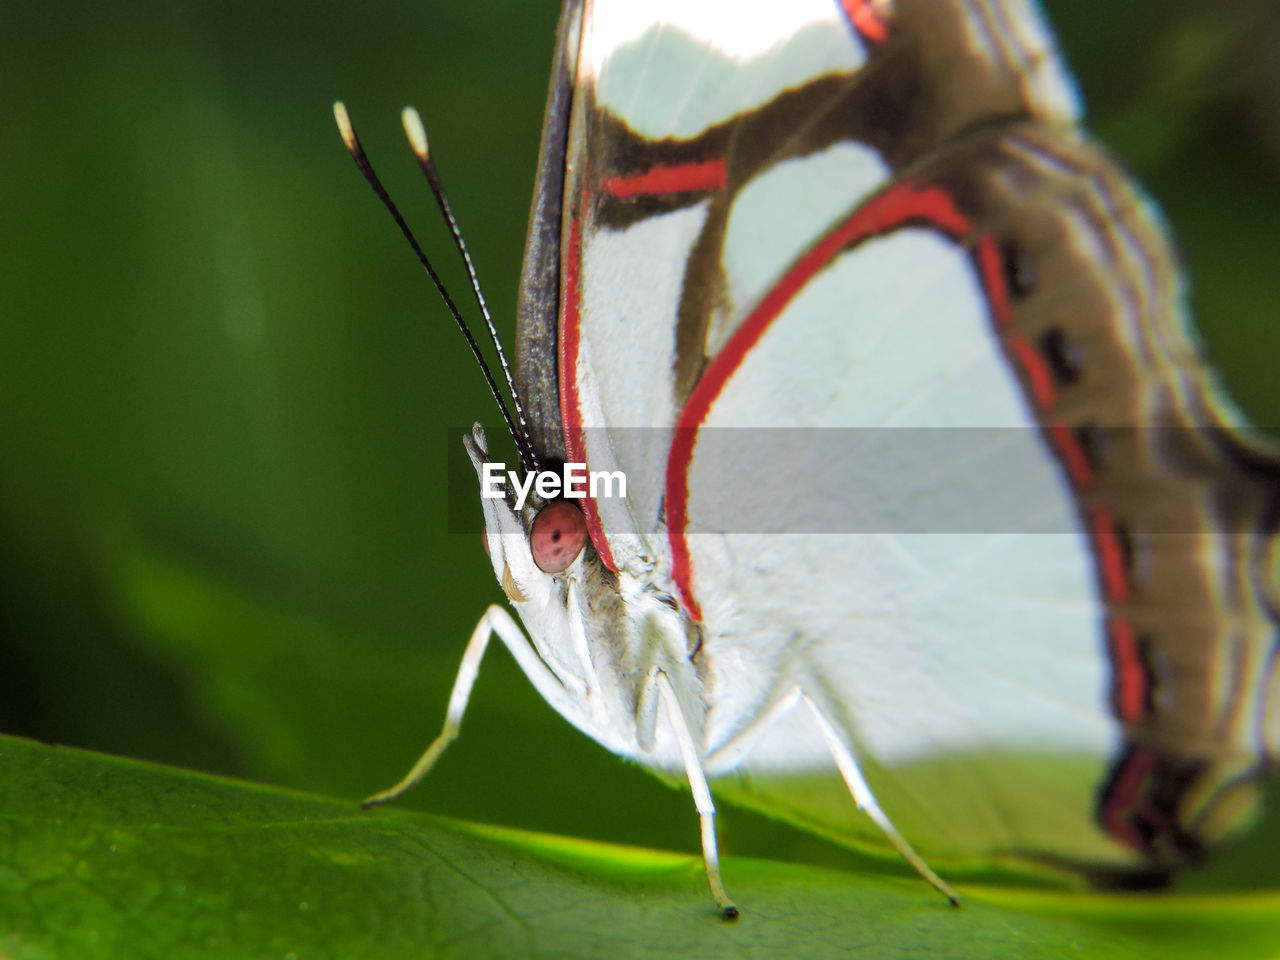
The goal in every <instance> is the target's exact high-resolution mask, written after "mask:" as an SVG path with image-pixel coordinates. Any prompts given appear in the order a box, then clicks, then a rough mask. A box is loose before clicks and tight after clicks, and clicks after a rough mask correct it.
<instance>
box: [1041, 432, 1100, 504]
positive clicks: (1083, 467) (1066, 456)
mask: <svg viewBox="0 0 1280 960" xmlns="http://www.w3.org/2000/svg"><path fill="white" fill-rule="evenodd" d="M1048 430H1049V442H1050V443H1052V444H1053V448H1054V449H1055V450H1057V451H1058V456H1060V457H1061V458H1062V462H1063V463H1064V464H1066V467H1067V476H1069V477H1070V478H1071V483H1072V484H1073V485H1074V486H1075V487H1076V489H1078V490H1083V489H1084V488H1085V487H1087V486H1089V485H1090V484H1091V483H1093V468H1091V467H1090V466H1089V458H1088V457H1086V456H1085V453H1084V448H1083V447H1081V446H1080V441H1079V440H1078V439H1077V438H1076V435H1075V434H1074V433H1072V432H1071V428H1070V427H1068V426H1067V425H1066V424H1064V423H1051V424H1049V428H1048Z"/></svg>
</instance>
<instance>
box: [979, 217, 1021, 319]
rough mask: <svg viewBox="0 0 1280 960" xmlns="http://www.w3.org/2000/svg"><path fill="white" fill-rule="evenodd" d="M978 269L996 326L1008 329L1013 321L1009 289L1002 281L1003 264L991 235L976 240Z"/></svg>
mask: <svg viewBox="0 0 1280 960" xmlns="http://www.w3.org/2000/svg"><path fill="white" fill-rule="evenodd" d="M978 270H979V272H980V273H981V274H982V285H983V287H985V288H986V291H987V299H988V300H989V301H990V303H991V314H992V316H994V317H995V320H996V326H997V327H998V328H1000V329H1001V330H1008V329H1009V327H1010V326H1011V325H1012V323H1013V313H1012V311H1011V310H1010V309H1009V291H1008V289H1007V287H1006V285H1005V282H1004V264H1003V263H1001V262H1000V251H999V250H998V249H997V248H996V242H995V240H993V239H992V238H991V237H983V238H982V239H981V240H979V241H978Z"/></svg>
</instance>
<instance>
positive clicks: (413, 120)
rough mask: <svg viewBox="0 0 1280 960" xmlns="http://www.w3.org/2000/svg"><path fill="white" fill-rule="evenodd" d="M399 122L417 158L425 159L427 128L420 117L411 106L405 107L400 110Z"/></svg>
mask: <svg viewBox="0 0 1280 960" xmlns="http://www.w3.org/2000/svg"><path fill="white" fill-rule="evenodd" d="M400 122H401V123H402V124H403V125H404V134H405V136H406V137H408V138H409V146H410V147H412V148H413V152H414V153H416V154H417V155H418V159H419V160H426V159H427V130H426V128H425V127H424V126H423V125H422V117H420V116H419V115H418V111H417V110H416V109H415V108H413V107H405V108H404V109H403V110H401V111H400Z"/></svg>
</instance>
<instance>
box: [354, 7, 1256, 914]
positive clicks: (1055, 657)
mask: <svg viewBox="0 0 1280 960" xmlns="http://www.w3.org/2000/svg"><path fill="white" fill-rule="evenodd" d="M558 36H559V39H558V47H557V54H556V60H555V66H554V72H553V75H552V79H551V92H550V97H549V102H548V108H547V115H546V120H545V125H544V130H543V141H542V153H541V162H540V169H539V172H538V178H537V183H536V187H535V195H534V202H533V211H532V218H531V222H530V227H529V235H528V246H527V249H526V254H525V266H524V274H523V282H522V287H521V299H520V311H519V317H518V333H517V336H518V344H517V352H516V373H515V377H514V381H513V382H511V384H510V386H511V392H512V394H513V397H514V400H515V410H516V411H517V415H516V416H515V417H510V416H509V417H508V424H509V427H510V429H511V431H512V434H513V439H514V440H515V442H516V445H517V448H518V449H519V450H520V456H521V464H520V467H521V470H522V471H523V473H524V474H526V475H531V474H534V473H539V472H546V471H553V470H559V469H560V468H562V467H563V466H564V465H565V464H580V465H584V466H585V467H586V468H587V469H589V470H591V471H601V472H602V473H605V474H607V475H614V474H621V475H624V476H625V478H626V481H627V490H626V496H625V497H605V496H601V495H596V496H587V497H585V498H579V499H574V498H568V497H564V496H559V497H557V496H552V495H547V494H545V492H544V494H543V495H538V494H537V493H534V494H533V495H532V496H528V497H527V498H525V497H524V496H523V495H521V496H519V497H517V495H516V494H515V493H514V492H513V491H511V489H510V488H507V492H506V494H505V495H502V496H499V497H497V498H493V497H489V498H485V499H483V500H482V504H483V511H484V521H485V529H486V534H485V540H486V545H487V548H488V552H489V556H490V559H491V560H492V563H493V571H494V574H495V576H496V577H497V579H498V581H499V583H500V584H501V585H502V589H503V591H504V592H505V593H506V595H507V598H508V599H509V600H510V602H511V605H512V606H513V607H514V608H515V610H516V612H517V614H518V615H519V619H520V621H521V622H522V623H523V627H524V629H523V630H522V629H521V626H520V625H519V624H518V623H517V621H516V620H515V619H514V618H513V617H512V616H511V615H510V614H509V613H508V612H507V611H506V609H505V608H503V607H500V606H492V607H490V608H489V609H488V611H487V612H486V613H485V614H484V616H483V617H482V619H481V621H480V623H479V624H478V626H477V627H476V629H475V632H474V633H473V634H472V637H471V640H470V643H469V644H468V645H467V647H466V651H465V653H464V655H463V660H462V666H461V669H460V670H459V672H458V676H457V680H456V682H455V685H454V689H453V694H452V697H451V698H450V701H449V705H448V711H447V717H446V721H445V725H444V729H443V731H442V733H441V734H440V736H439V738H438V739H437V740H436V741H435V742H433V743H432V744H431V746H430V748H429V749H428V750H427V752H426V754H424V756H423V757H422V759H421V760H420V761H419V762H418V764H417V765H416V766H415V767H414V768H413V770H412V771H411V772H410V773H409V774H408V775H407V776H406V777H405V778H404V780H402V781H401V782H400V783H399V784H397V785H396V786H395V787H393V788H391V789H390V790H387V791H384V792H383V793H381V794H378V795H376V796H375V797H372V798H370V801H369V802H374V803H377V802H384V801H386V800H390V799H393V798H394V797H396V796H399V795H400V794H402V793H403V792H404V791H405V790H407V789H408V788H409V787H410V786H412V785H413V784H414V783H416V782H417V781H418V780H420V779H421V778H422V777H423V776H424V775H425V774H426V773H427V771H428V770H429V769H430V768H431V766H432V764H433V763H434V762H435V760H436V759H437V758H438V757H439V755H440V753H441V751H442V750H443V749H444V747H445V746H446V745H447V744H448V743H449V742H450V741H451V740H452V739H454V737H455V736H456V735H457V733H458V730H459V726H460V724H461V721H462V717H463V712H464V710H465V707H466V704H467V699H468V697H469V694H470V691H471V689H472V685H473V683H474V681H475V679H476V676H477V672H478V669H479V665H480V660H481V657H482V656H483V654H484V652H485V649H486V647H487V645H488V643H489V641H490V640H491V639H492V638H494V637H496V638H497V639H498V640H500V641H501V642H502V643H503V645H505V646H506V647H507V649H508V650H509V651H510V652H511V654H512V655H513V656H514V657H515V659H516V661H517V663H518V664H519V665H520V667H521V668H522V670H523V671H524V673H525V674H526V675H527V676H528V678H529V680H530V681H531V682H532V683H533V685H534V686H535V687H536V688H537V689H538V691H539V692H540V693H541V694H542V696H543V697H545V698H546V700H547V701H548V703H550V704H551V705H552V706H553V707H554V708H555V709H556V710H557V711H558V712H559V713H560V714H562V715H563V716H564V717H565V718H566V719H567V720H568V721H569V722H570V723H572V724H573V725H575V726H576V727H578V728H579V729H580V730H582V731H583V732H584V733H586V734H587V735H588V736H590V737H592V738H593V739H595V740H596V741H598V742H599V743H600V744H602V745H603V746H605V747H607V748H608V749H610V750H612V751H614V752H615V753H618V754H620V755H622V756H625V757H629V758H631V759H633V760H635V761H637V762H639V763H641V764H643V765H644V766H646V767H648V768H650V769H652V770H654V771H655V772H658V773H659V774H661V775H664V776H667V777H679V778H681V779H683V780H685V781H687V783H688V784H689V786H690V787H691V789H692V793H693V802H694V806H695V807H696V809H697V813H698V815H699V816H700V818H701V825H702V847H703V855H704V858H705V862H706V868H707V877H708V880H709V883H710V887H711V892H712V895H713V897H714V899H715V901H716V903H717V905H718V907H719V908H720V909H721V911H722V912H723V913H724V914H725V915H726V916H729V917H732V916H736V913H737V912H736V909H735V908H734V907H733V906H732V905H731V902H730V899H729V897H728V896H727V894H726V893H725V890H724V887H723V885H722V883H721V879H720V871H719V867H718V859H717V852H716V836H715V827H714V813H715V808H714V806H713V801H712V787H714V789H715V793H716V794H717V795H718V796H721V797H724V798H726V799H729V800H733V801H735V802H740V803H742V804H745V805H748V806H751V807H754V808H757V809H760V810H764V811H766V812H768V813H770V814H772V815H774V816H777V817H781V818H784V819H786V820H788V821H791V822H793V823H796V824H799V825H801V826H804V827H806V828H808V829H811V830H813V831H816V832H818V833H821V834H823V835H826V836H828V837H832V838H835V839H837V840H841V841H845V842H862V843H865V842H867V841H868V840H873V841H878V842H884V841H885V840H887V841H888V842H889V843H890V844H892V845H893V846H894V847H896V848H897V849H898V850H899V851H900V852H901V853H902V855H903V856H904V857H906V858H907V860H909V861H910V862H911V863H912V865H913V866H915V868H916V869H917V870H918V871H919V872H920V873H921V874H922V875H923V876H925V877H926V878H927V879H928V880H929V881H930V882H931V883H932V884H933V885H934V886H935V887H936V888H937V889H939V890H940V891H942V892H943V893H944V894H946V895H947V896H949V897H952V898H953V901H954V893H953V892H952V891H951V889H950V887H948V886H947V884H946V883H945V882H944V881H943V880H941V879H940V878H939V877H938V876H937V875H936V874H935V873H934V872H933V871H932V870H931V869H930V868H929V867H928V866H927V865H926V863H925V860H924V859H923V858H922V856H920V855H917V853H916V851H917V850H918V851H919V852H920V854H921V855H923V857H925V858H928V859H929V860H930V861H931V862H936V863H939V864H943V863H946V864H962V863H965V862H975V861H981V860H984V859H987V858H991V857H993V856H1017V857H1024V858H1027V859H1030V860H1040V861H1045V862H1051V863H1055V864H1067V865H1072V866H1075V867H1078V868H1079V869H1081V870H1083V871H1086V872H1093V873H1096V874H1110V875H1115V876H1121V877H1123V876H1133V877H1137V876H1146V877H1150V876H1154V875H1160V874H1164V873H1167V872H1169V871H1172V870H1174V869H1176V868H1178V867H1180V866H1182V865H1183V864H1185V863H1188V862H1191V861H1193V860H1195V859H1196V858H1197V857H1198V856H1199V855H1200V854H1201V853H1202V852H1203V851H1205V850H1206V849H1208V848H1209V847H1210V846H1212V845H1213V844H1214V843H1215V842H1216V841H1217V840H1219V839H1220V838H1221V837H1222V836H1224V835H1225V834H1227V833H1228V832H1230V831H1231V830H1232V829H1233V828H1234V827H1236V826H1237V825H1238V824H1239V823H1240V822H1241V821H1242V820H1243V819H1245V818H1246V817H1247V815H1248V814H1249V812H1250V811H1251V809H1252V807H1253V806H1254V805H1255V796H1254V795H1255V793H1256V792H1257V789H1258V786H1259V784H1260V782H1261V781H1262V779H1263V778H1264V777H1265V775H1266V774H1268V773H1269V772H1270V771H1271V770H1272V768H1273V766H1274V762H1275V756H1276V751H1277V748H1280V673H1278V669H1277V622H1278V621H1280V586H1278V584H1277V527H1278V525H1280V457H1278V456H1277V453H1276V451H1275V449H1274V448H1273V447H1272V446H1271V445H1269V443H1268V442H1267V441H1266V440H1265V439H1263V438H1260V437H1258V436H1257V435H1256V434H1255V432H1254V431H1252V430H1250V429H1249V428H1248V426H1247V424H1246V423H1245V421H1244V418H1243V417H1242V416H1241V415H1240V414H1239V413H1238V412H1237V411H1236V410H1235V408H1234V407H1233V406H1232V405H1231V404H1230V402H1229V401H1228V400H1227V399H1226V398H1225V396H1224V395H1223V394H1222V393H1221V392H1220V391H1219V389H1218V388H1217V387H1216V385H1215V383H1214V381H1213V379H1212V376H1211V373H1210V372H1209V371H1208V370H1207V368H1206V367H1205V366H1204V364H1203V361H1202V360H1201V359H1200V356H1199V353H1198V352H1197V349H1196V346H1195V343H1194V340H1193V338H1192V335H1191V333H1190V331H1189V326H1188V322H1187V319H1186V316H1185V307H1184V302H1183V290H1182V287H1181V281H1180V277H1179V274H1178V272H1177V268H1176V265H1175V262H1174V258H1173V255H1172V253H1171V250H1170V246H1169V242H1168V240H1167V239H1166V237H1165V235H1164V232H1163V229H1162V227H1161V226H1160V223H1159V219H1158V216H1157V214H1156V213H1155V211H1154V209H1153V208H1152V206H1151V205H1150V204H1149V202H1148V201H1147V200H1146V199H1145V198H1144V197H1143V196H1142V194H1141V193H1140V192H1139V191H1138V190H1137V189H1136V188H1135V186H1134V185H1133V184H1132V183H1130V182H1129V181H1128V179H1127V178H1126V177H1125V175H1124V174H1123V173H1122V172H1121V171H1120V170H1119V169H1118V167H1117V166H1116V165H1115V164H1114V163H1113V162H1112V161H1111V160H1110V159H1109V158H1108V156H1107V155H1106V154H1105V153H1104V152H1103V151H1101V150H1100V149H1099V148H1098V147H1097V146H1096V145H1094V144H1093V143H1091V142H1090V141H1089V140H1088V139H1087V137H1085V136H1084V135H1083V134H1082V133H1081V132H1080V130H1079V129H1078V127H1077V120H1078V113H1079V108H1078V103H1077V98H1076V95H1075V92H1074V87H1073V84H1072V81H1071V79H1070V77H1069V76H1068V74H1067V72H1066V69H1065V67H1064V65H1063V63H1062V62H1061V59H1060V58H1059V55H1058V53H1057V51H1056V48H1055V46H1054V42H1053V39H1052V36H1051V35H1050V33H1049V31H1048V29H1047V27H1046V25H1045V23H1044V22H1043V20H1042V18H1041V16H1040V14H1039V12H1038V11H1037V9H1036V8H1035V7H1034V6H1033V5H1032V4H1031V3H1029V2H1027V0H780V2H777V3H771V4H765V3H760V4H752V5H750V7H749V9H743V8H741V5H739V4H734V3H730V2H727V0H651V2H646V3H637V2H634V0H568V2H567V3H566V4H565V7H564V9H563V13H562V16H561V21H560V28H559V35H558ZM338 113H339V124H340V126H342V127H343V133H344V138H345V139H346V140H347V144H348V147H349V148H351V150H352V153H353V154H354V155H356V156H357V160H358V162H362V163H367V161H364V160H363V153H362V151H360V149H359V145H358V143H357V142H356V141H355V138H354V134H353V133H352V132H351V129H350V126H349V123H348V122H347V120H346V115H345V111H343V110H342V109H341V107H339V109H338ZM407 128H408V129H409V132H410V139H411V141H413V142H414V144H415V149H416V150H417V152H418V154H419V158H420V160H421V161H422V163H423V166H424V169H425V170H428V176H429V178H430V179H432V181H433V184H434V183H435V177H434V168H433V167H432V166H431V163H430V160H429V158H428V156H427V147H426V141H425V135H424V134H423V133H422V132H421V128H420V125H419V123H418V121H417V120H416V115H415V114H409V115H408V122H407ZM369 175H370V176H371V173H370V174H369ZM440 196H441V195H439V194H438V198H439V197H440ZM441 205H442V208H444V209H445V212H446V217H447V218H448V219H449V222H450V224H451V226H453V221H452V216H451V215H450V214H449V213H448V210H447V203H446V202H444V201H443V199H441ZM459 246H460V249H462V250H463V252H464V257H465V247H462V246H461V244H459ZM469 266H470V264H469V261H468V267H469ZM473 276H474V274H473ZM482 306H483V305H482ZM473 349H474V346H473ZM504 367H505V362H504ZM490 380H491V384H492V377H491V378H490ZM509 380H510V378H509ZM466 447H467V451H468V453H469V455H470V457H471V459H472V461H473V462H474V464H475V466H476V469H477V472H478V473H479V474H481V478H482V480H484V479H485V477H486V476H487V470H488V468H486V467H485V464H486V463H487V462H488V460H489V452H488V449H487V445H486V441H485V436H484V434H483V432H482V431H481V430H480V428H479V427H478V426H477V427H476V428H475V429H474V430H473V432H472V433H471V435H470V436H469V437H467V438H466ZM526 632H527V634H526ZM908 844H910V845H908Z"/></svg>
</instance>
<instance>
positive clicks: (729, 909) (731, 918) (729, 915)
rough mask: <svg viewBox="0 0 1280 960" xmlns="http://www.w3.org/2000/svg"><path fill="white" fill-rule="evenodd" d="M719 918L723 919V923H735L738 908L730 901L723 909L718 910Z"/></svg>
mask: <svg viewBox="0 0 1280 960" xmlns="http://www.w3.org/2000/svg"><path fill="white" fill-rule="evenodd" d="M720 919H721V920H723V921H724V922H725V923H737V922H738V908H737V907H735V906H734V905H733V904H732V903H731V904H729V905H728V906H726V907H725V908H724V909H722V910H721V911H720Z"/></svg>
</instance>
